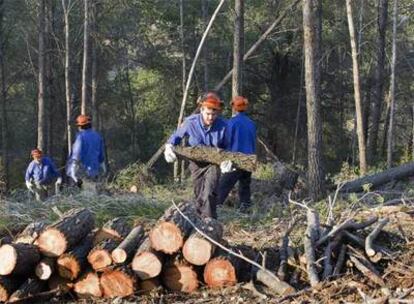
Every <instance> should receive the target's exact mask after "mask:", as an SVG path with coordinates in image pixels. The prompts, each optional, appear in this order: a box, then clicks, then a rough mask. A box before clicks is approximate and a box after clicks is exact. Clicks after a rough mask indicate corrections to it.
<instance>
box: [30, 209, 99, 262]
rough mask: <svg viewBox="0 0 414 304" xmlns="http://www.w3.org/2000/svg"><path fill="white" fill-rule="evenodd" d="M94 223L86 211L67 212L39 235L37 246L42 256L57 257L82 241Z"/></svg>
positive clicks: (91, 215) (73, 210) (74, 210)
mask: <svg viewBox="0 0 414 304" xmlns="http://www.w3.org/2000/svg"><path fill="white" fill-rule="evenodd" d="M94 222H95V220H94V217H93V214H92V213H91V212H90V211H89V210H88V209H84V208H82V209H72V210H69V211H68V212H66V213H65V214H64V215H63V217H62V218H61V219H59V220H58V221H57V222H55V223H54V224H52V225H51V226H49V227H48V228H46V230H44V231H43V232H42V233H41V234H40V236H39V238H38V239H37V245H38V246H39V249H40V251H41V252H42V253H43V254H44V255H46V256H49V257H58V256H60V255H62V254H63V253H64V252H65V251H67V250H70V249H71V248H72V247H73V246H74V245H76V244H77V243H78V242H79V241H80V240H82V239H83V238H84V237H85V236H86V235H87V234H88V233H89V232H90V231H91V230H92V229H93V226H94Z"/></svg>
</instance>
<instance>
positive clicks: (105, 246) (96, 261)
mask: <svg viewBox="0 0 414 304" xmlns="http://www.w3.org/2000/svg"><path fill="white" fill-rule="evenodd" d="M118 244H119V242H118V241H116V240H113V239H107V240H104V241H102V242H100V243H99V244H98V245H96V246H95V247H93V249H92V250H91V251H90V252H89V254H88V262H89V264H90V265H91V266H92V268H93V269H94V270H95V271H102V270H103V269H105V268H106V267H108V266H110V265H111V264H112V257H111V252H112V250H114V249H115V248H116V247H117V246H118Z"/></svg>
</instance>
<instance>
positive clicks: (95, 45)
mask: <svg viewBox="0 0 414 304" xmlns="http://www.w3.org/2000/svg"><path fill="white" fill-rule="evenodd" d="M91 4H92V10H91V19H92V24H91V30H92V50H91V51H92V55H91V57H92V58H91V59H92V71H91V78H92V82H91V86H92V88H91V89H92V92H91V106H92V118H93V121H94V127H95V129H99V121H98V116H99V115H98V101H97V99H96V92H97V88H98V71H97V65H98V54H97V48H98V42H97V33H98V24H97V18H96V16H97V5H98V3H97V2H96V1H93V2H92V3H91Z"/></svg>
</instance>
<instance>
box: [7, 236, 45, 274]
mask: <svg viewBox="0 0 414 304" xmlns="http://www.w3.org/2000/svg"><path fill="white" fill-rule="evenodd" d="M39 260H40V254H39V250H38V248H37V247H36V246H34V245H31V244H24V243H19V244H6V245H3V246H1V247H0V275H9V274H13V275H26V274H28V273H29V272H31V271H32V270H33V268H34V267H35V266H36V264H37V263H38V262H39Z"/></svg>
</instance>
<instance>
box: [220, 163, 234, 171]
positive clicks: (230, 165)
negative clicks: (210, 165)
mask: <svg viewBox="0 0 414 304" xmlns="http://www.w3.org/2000/svg"><path fill="white" fill-rule="evenodd" d="M235 170H236V169H235V168H233V162H232V161H231V160H225V161H222V162H221V164H220V171H221V173H223V174H224V173H229V172H232V171H235Z"/></svg>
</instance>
